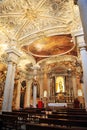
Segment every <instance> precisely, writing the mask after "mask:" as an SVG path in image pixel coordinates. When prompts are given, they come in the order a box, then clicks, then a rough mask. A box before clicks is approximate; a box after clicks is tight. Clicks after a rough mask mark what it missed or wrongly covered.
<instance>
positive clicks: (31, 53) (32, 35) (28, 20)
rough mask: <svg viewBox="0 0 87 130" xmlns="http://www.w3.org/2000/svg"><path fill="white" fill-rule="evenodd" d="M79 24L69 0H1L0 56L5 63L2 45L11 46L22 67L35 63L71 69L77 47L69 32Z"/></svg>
mask: <svg viewBox="0 0 87 130" xmlns="http://www.w3.org/2000/svg"><path fill="white" fill-rule="evenodd" d="M81 28H82V25H81V21H80V16H79V9H78V6H77V5H74V1H73V0H1V1H0V60H1V62H4V63H6V64H7V54H6V49H8V48H9V47H15V48H16V49H17V50H18V51H19V52H20V53H21V57H20V60H19V62H18V67H19V69H22V70H24V71H25V70H26V71H31V68H32V67H33V66H35V65H36V64H39V66H40V67H41V68H42V69H43V68H44V71H45V70H47V71H49V72H51V70H53V68H56V70H57V68H59V70H62V69H64V68H65V70H67V68H70V69H72V70H75V69H76V62H77V60H78V52H77V51H78V50H77V45H76V43H75V42H74V41H73V36H72V32H73V31H76V30H79V29H81ZM59 61H60V62H59ZM67 62H68V63H67ZM72 62H73V63H72ZM59 65H61V67H59ZM54 70H55V69H54ZM61 72H62V71H61ZM59 73H60V71H59Z"/></svg>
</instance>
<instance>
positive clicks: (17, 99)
mask: <svg viewBox="0 0 87 130" xmlns="http://www.w3.org/2000/svg"><path fill="white" fill-rule="evenodd" d="M20 96H21V84H20V80H18V84H17V95H16V99H15V109H20Z"/></svg>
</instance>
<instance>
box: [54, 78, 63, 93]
mask: <svg viewBox="0 0 87 130" xmlns="http://www.w3.org/2000/svg"><path fill="white" fill-rule="evenodd" d="M55 82H56V85H55V91H56V93H64V92H65V78H64V76H58V77H56V80H55Z"/></svg>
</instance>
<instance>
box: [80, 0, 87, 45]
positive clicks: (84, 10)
mask: <svg viewBox="0 0 87 130" xmlns="http://www.w3.org/2000/svg"><path fill="white" fill-rule="evenodd" d="M78 6H79V11H80V17H81V21H82V25H83V30H84V36H85V42H86V44H87V0H78Z"/></svg>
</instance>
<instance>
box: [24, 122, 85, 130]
mask: <svg viewBox="0 0 87 130" xmlns="http://www.w3.org/2000/svg"><path fill="white" fill-rule="evenodd" d="M40 129H41V130H86V129H84V128H75V127H74V128H67V127H61V126H55V125H46V124H30V123H27V124H26V130H40Z"/></svg>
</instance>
